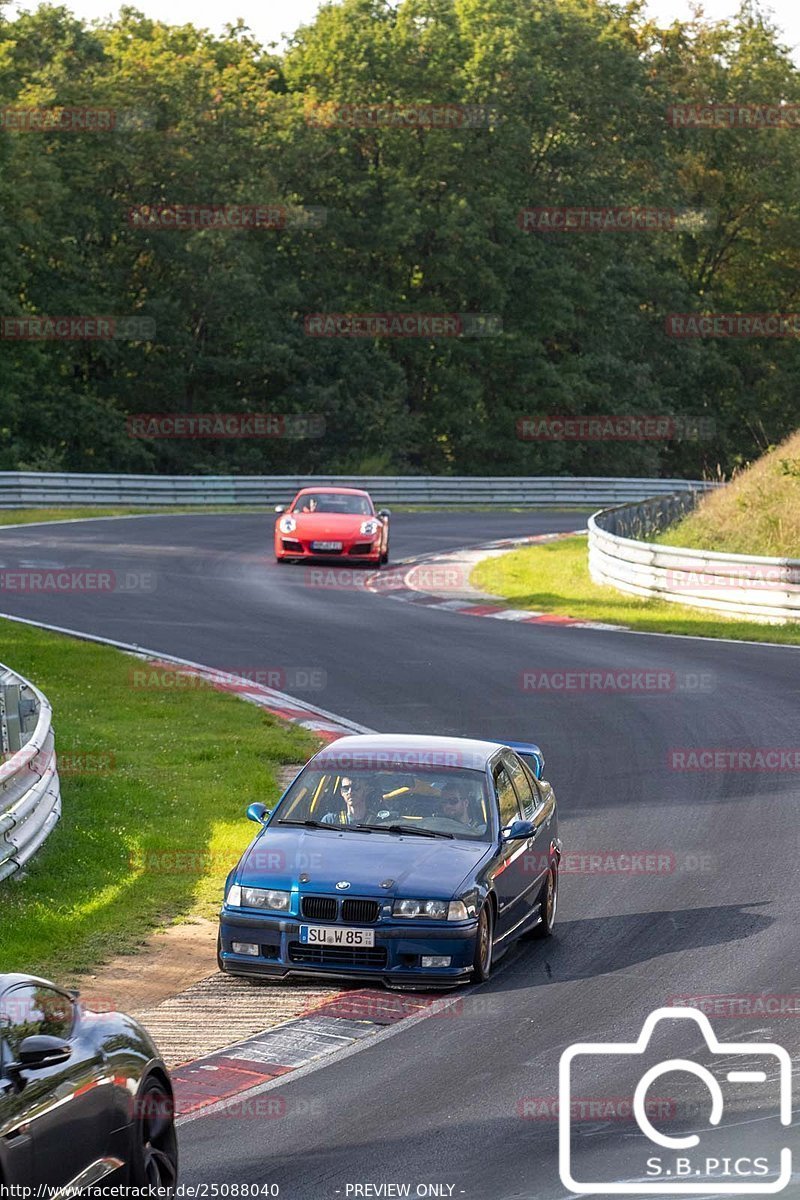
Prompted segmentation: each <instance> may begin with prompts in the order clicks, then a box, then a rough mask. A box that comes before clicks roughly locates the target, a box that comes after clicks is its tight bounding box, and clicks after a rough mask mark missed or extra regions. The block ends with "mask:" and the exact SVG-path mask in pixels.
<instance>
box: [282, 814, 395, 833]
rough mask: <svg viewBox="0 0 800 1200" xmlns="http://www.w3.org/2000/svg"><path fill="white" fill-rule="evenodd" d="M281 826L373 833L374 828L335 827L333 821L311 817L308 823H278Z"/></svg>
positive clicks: (367, 826) (356, 826) (363, 826)
mask: <svg viewBox="0 0 800 1200" xmlns="http://www.w3.org/2000/svg"><path fill="white" fill-rule="evenodd" d="M278 824H279V825H299V826H305V827H306V829H336V830H339V831H341V830H342V829H367V830H369V832H370V833H372V827H371V826H369V825H335V824H334V823H333V821H313V820H312V819H311V818H310V817H309V818H308V820H306V821H278Z"/></svg>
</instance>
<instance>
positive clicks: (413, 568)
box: [366, 529, 625, 631]
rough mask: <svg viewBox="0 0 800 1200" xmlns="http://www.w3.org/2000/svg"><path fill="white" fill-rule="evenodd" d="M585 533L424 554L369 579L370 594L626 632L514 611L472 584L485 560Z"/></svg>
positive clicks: (526, 621) (531, 621)
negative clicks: (471, 579) (471, 580)
mask: <svg viewBox="0 0 800 1200" xmlns="http://www.w3.org/2000/svg"><path fill="white" fill-rule="evenodd" d="M585 534H586V530H585V529H573V530H569V531H568V532H566V533H539V534H533V535H531V536H530V537H520V538H504V539H503V540H502V541H496V542H483V543H482V544H481V545H479V546H471V547H468V548H465V549H460V550H454V551H451V552H450V553H448V554H441V553H433V554H423V555H420V556H419V557H418V558H413V559H406V560H404V561H403V562H401V563H397V564H396V565H395V566H394V567H389V568H388V569H385V570H383V571H381V572H380V573H378V572H376V573H375V574H374V575H371V576H370V577H369V579H368V580H367V583H366V590H367V591H369V592H372V593H373V595H378V596H386V597H388V599H390V600H400V601H402V602H403V603H405V604H422V605H424V606H425V607H426V608H436V609H444V610H445V611H446V612H456V613H460V614H461V615H462V616H467V617H493V618H494V619H495V620H499V621H517V622H519V623H520V624H522V625H568V626H571V627H574V628H576V629H605V630H623V631H624V629H625V626H624V625H608V624H606V623H605V622H602V621H582V620H580V619H579V618H577V617H567V616H563V615H562V614H560V613H551V612H535V611H532V610H531V609H529V608H512V607H511V606H510V605H508V604H503V603H502V602H501V601H499V600H498V599H497V598H496V597H494V596H491V595H488V594H487V593H485V592H480V591H478V589H477V588H475V587H473V586H472V584H471V583H470V581H469V579H470V574H471V573H472V570H473V568H474V567H475V566H477V564H478V563H479V562H482V561H483V560H484V559H486V558H496V557H497V556H498V555H501V554H505V553H507V552H508V551H509V550H515V549H518V548H519V547H520V546H533V545H540V544H542V543H545V542H557V541H562V540H563V539H564V538H572V537H580V536H581V535H585Z"/></svg>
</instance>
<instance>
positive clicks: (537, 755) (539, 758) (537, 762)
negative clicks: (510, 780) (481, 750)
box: [497, 742, 544, 779]
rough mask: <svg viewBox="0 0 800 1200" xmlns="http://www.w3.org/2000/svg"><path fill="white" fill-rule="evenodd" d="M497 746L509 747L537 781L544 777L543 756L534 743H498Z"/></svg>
mask: <svg viewBox="0 0 800 1200" xmlns="http://www.w3.org/2000/svg"><path fill="white" fill-rule="evenodd" d="M497 744H498V746H509V747H510V748H511V749H512V750H515V751H516V752H517V754H518V755H519V756H520V758H523V759H524V760H525V762H526V763H527V764H528V766H529V767H530V768H531V770H532V771H533V773H534V775H535V776H536V778H537V779H541V778H542V776H543V775H544V755H543V754H542V751H541V749H540V748H539V746H537V745H536V743H535V742H498V743H497Z"/></svg>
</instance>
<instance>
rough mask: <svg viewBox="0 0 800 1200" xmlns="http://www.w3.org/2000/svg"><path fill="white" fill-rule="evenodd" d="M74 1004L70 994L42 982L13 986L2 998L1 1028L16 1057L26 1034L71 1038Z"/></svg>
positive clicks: (30, 1035) (0, 1002)
mask: <svg viewBox="0 0 800 1200" xmlns="http://www.w3.org/2000/svg"><path fill="white" fill-rule="evenodd" d="M73 1020H74V1006H73V1003H72V1000H71V999H70V998H69V996H65V995H64V993H63V992H58V991H56V989H55V988H50V987H44V986H42V985H40V984H24V985H23V986H22V987H16V988H11V989H9V991H7V992H5V993H4V994H3V996H2V997H0V1030H2V1036H3V1040H4V1041H5V1042H6V1044H7V1045H8V1048H9V1051H10V1053H11V1055H12V1056H13V1057H16V1055H17V1051H18V1050H19V1047H20V1044H21V1043H22V1042H23V1041H24V1040H25V1038H26V1037H33V1036H34V1035H35V1034H50V1036H51V1037H60V1038H68V1037H69V1035H70V1034H71V1033H72V1024H73Z"/></svg>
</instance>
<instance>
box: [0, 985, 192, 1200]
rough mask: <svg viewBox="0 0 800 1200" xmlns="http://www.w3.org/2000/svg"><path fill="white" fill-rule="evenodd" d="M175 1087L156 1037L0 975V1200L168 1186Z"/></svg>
mask: <svg viewBox="0 0 800 1200" xmlns="http://www.w3.org/2000/svg"><path fill="white" fill-rule="evenodd" d="M177 1165H178V1154H177V1142H176V1137H175V1124H174V1105H173V1095H172V1085H171V1083H170V1079H169V1075H168V1073H167V1070H166V1067H165V1066H164V1064H163V1062H162V1061H161V1059H160V1058H159V1055H158V1051H157V1050H156V1047H155V1046H154V1044H153V1042H152V1040H151V1038H150V1036H149V1034H148V1033H147V1032H146V1031H145V1030H144V1029H142V1027H141V1025H138V1024H137V1023H136V1021H134V1020H133V1019H132V1018H131V1017H126V1016H124V1015H123V1014H121V1013H117V1012H112V1013H92V1012H88V1011H87V1010H86V1009H84V1008H83V1006H82V1005H81V1004H80V1002H79V1001H78V999H77V997H76V996H74V995H72V994H70V993H68V992H65V991H62V989H60V988H58V987H55V986H54V985H53V984H52V983H48V982H47V981H46V980H44V979H36V978H34V977H32V976H30V975H0V1195H2V1194H3V1193H4V1188H6V1187H9V1186H11V1185H14V1184H16V1185H23V1186H36V1185H45V1186H49V1187H51V1188H53V1189H54V1190H56V1189H59V1188H63V1187H67V1186H70V1187H71V1188H75V1189H79V1188H81V1187H88V1186H90V1185H93V1186H94V1187H97V1186H98V1185H99V1187H101V1188H102V1187H103V1186H104V1185H105V1184H106V1182H107V1183H109V1184H112V1183H113V1184H128V1185H135V1186H145V1185H147V1184H151V1185H154V1186H157V1187H164V1188H171V1187H172V1186H173V1185H174V1184H175V1182H176V1178H177Z"/></svg>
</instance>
